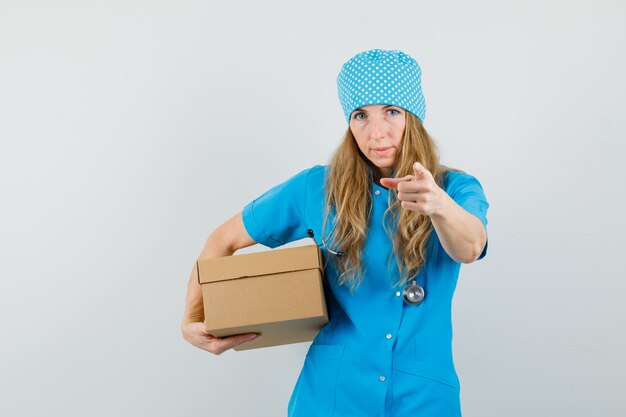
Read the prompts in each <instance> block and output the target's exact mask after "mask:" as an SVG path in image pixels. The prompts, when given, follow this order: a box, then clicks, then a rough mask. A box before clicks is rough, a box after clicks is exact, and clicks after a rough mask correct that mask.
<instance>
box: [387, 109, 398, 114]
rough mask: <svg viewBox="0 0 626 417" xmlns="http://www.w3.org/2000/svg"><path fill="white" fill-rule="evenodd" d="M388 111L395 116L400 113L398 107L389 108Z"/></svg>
mask: <svg viewBox="0 0 626 417" xmlns="http://www.w3.org/2000/svg"><path fill="white" fill-rule="evenodd" d="M388 111H389V114H390V115H392V116H397V115H399V114H400V110H398V109H389V110H388Z"/></svg>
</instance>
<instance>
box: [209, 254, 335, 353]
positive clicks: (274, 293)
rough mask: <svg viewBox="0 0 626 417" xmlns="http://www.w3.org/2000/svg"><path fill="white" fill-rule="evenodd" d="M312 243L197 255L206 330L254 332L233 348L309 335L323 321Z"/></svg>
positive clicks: (319, 266)
mask: <svg viewBox="0 0 626 417" xmlns="http://www.w3.org/2000/svg"><path fill="white" fill-rule="evenodd" d="M323 270H324V268H323V261H322V253H321V251H320V250H319V248H318V247H317V246H315V245H307V246H300V247H295V248H289V249H274V250H270V251H266V252H257V253H249V254H245V255H234V256H224V257H221V258H214V259H204V260H198V280H199V282H200V285H201V286H202V298H203V303H204V317H205V321H204V323H205V325H206V328H207V332H209V333H211V334H212V335H214V336H219V337H222V336H230V335H234V334H240V333H248V332H259V333H261V334H262V335H263V337H262V338H260V339H259V340H254V341H252V342H248V343H244V344H242V345H240V346H238V347H236V348H235V350H245V349H254V348H260V347H267V346H276V345H285V344H289V343H297V342H306V341H309V340H313V338H315V336H316V335H317V333H318V331H319V329H321V328H322V326H324V324H326V323H327V322H328V312H327V310H326V301H325V299H324V287H323V284H322V273H323Z"/></svg>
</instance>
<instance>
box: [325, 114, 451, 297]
mask: <svg viewBox="0 0 626 417" xmlns="http://www.w3.org/2000/svg"><path fill="white" fill-rule="evenodd" d="M416 161H417V162H419V163H421V164H422V165H423V166H424V167H425V168H426V169H427V170H428V171H430V172H431V173H432V175H433V177H434V178H435V181H436V182H437V184H438V185H439V186H441V187H443V186H442V182H443V180H444V175H445V173H446V172H447V171H448V170H450V168H447V167H445V166H442V165H440V164H439V151H438V149H437V146H436V144H435V142H434V141H433V139H432V138H431V137H430V135H429V134H428V132H426V129H424V126H423V125H422V123H421V121H420V119H419V118H417V117H416V116H415V115H413V114H412V113H409V112H406V125H405V130H404V134H403V139H402V145H401V148H400V153H399V155H398V158H397V160H396V161H395V167H394V173H395V177H396V178H399V177H403V176H405V175H413V164H414V163H415V162H416ZM455 171H456V170H455ZM372 175H373V174H372V164H371V163H370V161H369V160H368V159H367V158H366V157H365V156H364V155H363V153H361V151H360V149H359V148H358V146H357V144H356V141H355V139H354V136H353V134H352V131H351V130H350V128H349V127H348V130H347V131H346V134H345V136H344V138H343V141H342V142H341V144H340V145H339V148H338V149H337V150H336V151H335V154H334V155H333V157H332V158H331V162H330V171H329V173H328V176H327V179H326V181H325V184H324V187H325V191H326V204H325V210H324V228H323V232H322V236H323V237H325V235H324V233H325V230H326V229H327V228H328V227H327V223H328V220H329V217H330V212H331V211H334V212H335V217H334V224H333V226H332V227H331V232H330V236H329V238H328V239H329V242H330V243H329V247H331V248H333V249H334V250H336V251H341V252H342V253H343V256H339V257H331V259H332V258H335V259H334V261H333V263H334V265H335V267H336V269H337V272H338V274H339V278H338V279H339V285H349V287H350V289H351V290H354V289H355V288H356V287H358V285H359V284H360V283H361V281H362V277H363V275H364V274H365V270H364V267H363V261H362V259H361V253H362V251H363V248H364V246H365V239H366V236H367V227H368V223H369V217H370V214H371V208H372V195H371V181H372V179H373V177H372ZM389 192H390V193H392V191H391V190H390V191H389ZM394 196H395V193H394ZM383 224H384V227H385V231H386V232H387V234H388V236H389V239H390V241H392V242H393V255H392V256H393V258H395V261H396V266H397V268H398V271H399V273H400V279H399V280H398V282H397V283H396V285H402V284H404V283H405V282H407V281H408V280H409V279H411V278H412V277H413V276H416V275H417V273H418V272H419V270H420V268H421V267H422V266H423V265H424V262H425V260H426V252H427V242H428V238H429V237H430V235H431V233H432V228H433V226H432V223H431V221H430V218H429V217H428V216H424V215H421V214H418V213H416V212H414V211H409V210H406V209H402V207H401V206H400V201H399V200H397V199H396V198H394V199H393V202H392V203H391V204H390V205H389V208H388V209H387V210H386V211H385V213H384V216H383ZM394 225H397V227H394ZM394 232H395V236H394ZM331 245H332V246H331ZM391 261H392V259H390V260H389V262H390V264H389V266H391Z"/></svg>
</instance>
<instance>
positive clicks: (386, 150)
mask: <svg viewBox="0 0 626 417" xmlns="http://www.w3.org/2000/svg"><path fill="white" fill-rule="evenodd" d="M391 149H392V147H391V146H381V147H379V148H374V149H373V151H374V152H375V153H376V155H378V156H384V155H387V154H388V153H390V152H391Z"/></svg>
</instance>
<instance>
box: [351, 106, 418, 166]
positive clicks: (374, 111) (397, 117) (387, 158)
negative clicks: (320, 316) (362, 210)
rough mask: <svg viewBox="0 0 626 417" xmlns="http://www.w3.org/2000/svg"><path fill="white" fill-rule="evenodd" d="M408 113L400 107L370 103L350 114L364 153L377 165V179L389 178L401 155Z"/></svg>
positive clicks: (356, 136) (357, 139)
mask: <svg viewBox="0 0 626 417" xmlns="http://www.w3.org/2000/svg"><path fill="white" fill-rule="evenodd" d="M405 124H406V111H405V110H404V109H402V108H401V107H397V106H389V105H384V104H371V105H369V106H363V107H360V108H358V109H356V110H355V111H354V112H352V114H351V115H350V130H351V131H352V134H353V135H354V138H355V139H356V143H357V145H358V146H359V149H360V150H361V152H363V155H365V157H366V158H367V159H369V160H370V162H371V163H372V164H373V165H374V169H375V170H376V174H377V177H378V178H381V177H388V176H390V175H391V172H392V171H393V167H394V165H395V163H396V158H397V156H398V155H399V154H400V146H401V145H402V137H403V136H404V126H405Z"/></svg>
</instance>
